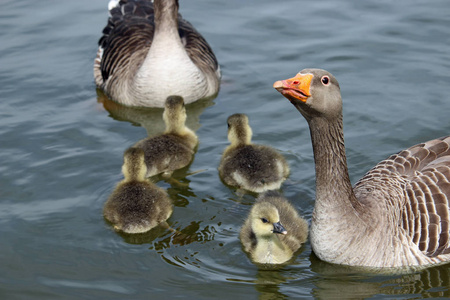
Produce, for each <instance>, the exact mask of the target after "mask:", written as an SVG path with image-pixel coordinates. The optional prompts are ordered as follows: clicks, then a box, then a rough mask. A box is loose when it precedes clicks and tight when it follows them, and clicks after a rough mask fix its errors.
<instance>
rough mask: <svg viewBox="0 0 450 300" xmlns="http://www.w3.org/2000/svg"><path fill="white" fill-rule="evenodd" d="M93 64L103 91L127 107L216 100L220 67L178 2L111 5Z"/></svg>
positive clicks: (136, 0)
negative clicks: (171, 100) (176, 99)
mask: <svg viewBox="0 0 450 300" xmlns="http://www.w3.org/2000/svg"><path fill="white" fill-rule="evenodd" d="M109 15H110V16H109V19H108V23H107V25H106V27H105V28H104V29H103V36H102V37H101V38H100V40H99V48H98V51H97V57H96V58H95V61H94V78H95V83H96V85H97V87H98V88H100V89H101V90H103V91H104V93H105V94H106V95H107V96H108V97H109V98H110V99H111V100H113V101H116V102H119V103H121V104H123V105H127V106H145V107H164V102H165V100H166V98H167V97H168V96H170V95H179V96H181V97H183V98H184V101H185V103H186V104H188V103H192V102H194V101H197V100H199V99H203V98H210V97H214V96H215V95H216V94H217V93H218V90H219V85H220V77H221V74H220V67H219V65H218V63H217V59H216V57H215V55H214V53H213V51H212V49H211V47H210V46H209V44H208V43H207V42H206V40H205V39H204V38H203V37H202V35H201V34H200V33H198V32H197V30H196V29H195V28H194V27H193V26H192V25H191V24H190V23H189V22H188V21H186V20H184V19H183V18H182V16H181V15H180V14H179V13H178V0H154V3H152V1H150V0H121V1H118V0H111V1H110V2H109Z"/></svg>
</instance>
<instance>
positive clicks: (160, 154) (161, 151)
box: [133, 96, 198, 177]
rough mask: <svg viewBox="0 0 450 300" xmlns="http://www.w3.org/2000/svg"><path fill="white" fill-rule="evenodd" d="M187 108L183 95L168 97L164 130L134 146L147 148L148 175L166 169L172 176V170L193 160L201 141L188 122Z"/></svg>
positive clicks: (165, 174) (166, 174)
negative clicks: (186, 123)
mask: <svg viewBox="0 0 450 300" xmlns="http://www.w3.org/2000/svg"><path fill="white" fill-rule="evenodd" d="M186 117H187V116H186V108H185V106H184V102H183V98H181V97H180V96H170V97H168V98H167V100H166V104H165V108H164V113H163V120H164V123H165V125H166V130H165V131H164V133H163V134H160V135H157V136H153V137H148V138H145V139H143V140H141V141H139V142H137V143H136V144H135V145H134V146H133V147H136V148H140V149H142V150H144V153H145V163H146V165H147V172H146V175H145V176H146V177H151V176H154V175H157V174H160V173H164V174H163V175H164V176H165V177H170V175H171V174H172V172H173V171H175V170H178V169H181V168H183V167H185V166H187V165H189V164H190V162H191V161H192V159H193V157H194V153H195V148H196V146H197V144H198V138H197V135H196V134H195V133H194V132H193V131H192V130H191V129H189V128H188V127H187V126H186V125H185V122H186Z"/></svg>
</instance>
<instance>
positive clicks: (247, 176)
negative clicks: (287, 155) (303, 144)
mask: <svg viewBox="0 0 450 300" xmlns="http://www.w3.org/2000/svg"><path fill="white" fill-rule="evenodd" d="M227 123H228V140H229V141H230V145H229V146H228V147H226V148H225V150H224V152H223V154H222V158H221V161H220V164H219V168H218V169H219V176H220V178H221V179H222V180H223V182H225V184H227V185H229V186H234V187H238V188H240V189H245V190H249V191H251V192H255V193H261V192H264V191H267V190H274V189H279V188H280V186H281V184H282V183H283V181H285V180H286V178H287V176H288V175H289V165H288V164H287V162H286V160H285V159H284V157H283V156H282V155H281V154H280V153H278V152H277V151H276V150H275V149H273V148H272V147H269V146H266V145H256V144H252V143H251V139H252V129H251V128H250V125H249V124H248V117H247V115H245V114H233V115H231V116H229V117H228V120H227Z"/></svg>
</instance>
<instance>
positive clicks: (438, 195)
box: [355, 137, 450, 257]
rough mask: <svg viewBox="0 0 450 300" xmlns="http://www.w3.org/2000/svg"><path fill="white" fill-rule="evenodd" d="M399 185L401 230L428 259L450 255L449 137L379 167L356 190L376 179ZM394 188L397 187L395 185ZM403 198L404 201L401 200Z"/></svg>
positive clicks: (422, 145)
mask: <svg viewBox="0 0 450 300" xmlns="http://www.w3.org/2000/svg"><path fill="white" fill-rule="evenodd" d="M381 178H389V180H391V181H395V182H396V183H400V185H401V186H402V188H403V190H404V191H403V195H400V197H397V199H396V202H397V203H390V204H389V205H391V206H392V207H393V206H396V207H398V208H399V212H400V214H399V217H400V219H399V224H398V226H399V227H400V230H402V231H403V232H405V234H406V235H407V236H409V237H410V238H411V239H412V241H413V243H415V244H416V245H417V246H418V247H419V249H420V250H421V251H422V252H423V253H424V254H425V255H427V256H429V257H433V256H437V255H440V254H447V253H450V245H449V230H450V228H449V222H450V218H449V211H450V210H449V203H450V137H443V138H440V139H435V140H431V141H428V142H426V143H422V144H418V145H415V146H413V147H411V148H409V149H406V150H403V151H401V152H399V153H397V154H394V155H391V156H390V157H389V158H388V159H386V160H384V161H382V162H380V163H379V164H377V165H376V166H375V167H374V168H373V169H372V170H370V171H369V172H368V173H367V174H366V175H365V176H364V177H363V178H362V179H361V180H360V181H358V183H356V185H355V188H356V187H359V188H361V186H363V185H364V186H369V185H370V182H371V181H373V179H381ZM392 185H394V184H392ZM400 198H402V199H400Z"/></svg>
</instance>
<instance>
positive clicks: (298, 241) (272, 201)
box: [240, 191, 308, 264]
mask: <svg viewBox="0 0 450 300" xmlns="http://www.w3.org/2000/svg"><path fill="white" fill-rule="evenodd" d="M277 222H278V223H280V224H281V226H282V228H284V229H285V231H286V233H284V234H283V232H281V233H280V232H278V233H275V232H274V229H273V226H274V225H272V224H273V223H275V224H276V223H277ZM271 230H272V231H271ZM307 236H308V224H307V222H306V221H305V220H304V219H303V218H301V217H300V215H299V214H298V212H297V210H296V209H295V208H294V207H293V206H292V204H290V203H289V201H288V200H287V199H285V198H284V197H283V196H281V194H280V193H278V192H275V191H268V192H265V193H263V194H261V195H260V196H259V197H258V198H257V200H256V202H255V204H254V205H253V207H252V209H251V211H250V213H249V215H248V217H247V219H246V220H245V222H244V225H243V226H242V229H241V232H240V240H241V243H242V246H243V248H244V251H245V252H247V253H249V254H250V257H251V258H252V260H253V261H254V262H256V263H271V264H279V263H284V262H286V261H288V260H290V259H291V258H292V256H293V254H294V253H295V252H296V251H297V250H299V249H300V247H301V245H302V244H303V243H304V242H305V241H306V239H307Z"/></svg>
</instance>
